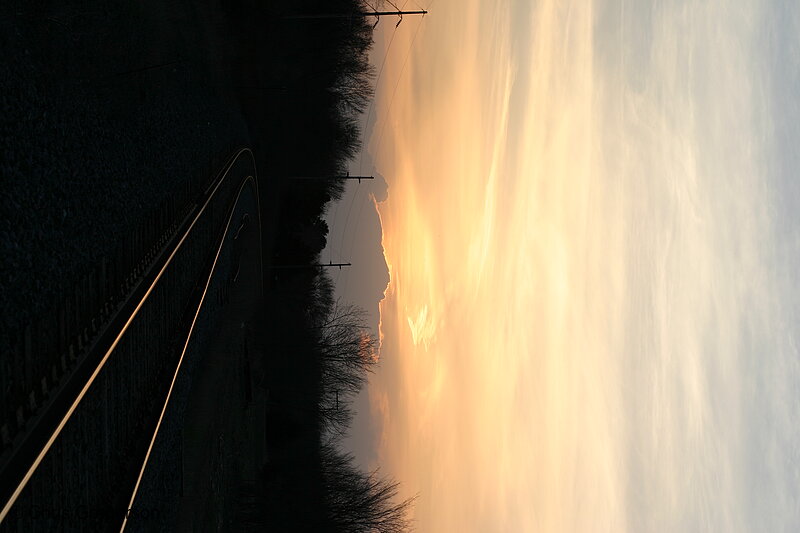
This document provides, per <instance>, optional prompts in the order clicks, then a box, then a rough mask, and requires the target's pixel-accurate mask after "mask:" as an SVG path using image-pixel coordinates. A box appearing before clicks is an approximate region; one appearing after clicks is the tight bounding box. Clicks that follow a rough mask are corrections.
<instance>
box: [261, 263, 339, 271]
mask: <svg viewBox="0 0 800 533" xmlns="http://www.w3.org/2000/svg"><path fill="white" fill-rule="evenodd" d="M349 266H353V265H351V264H350V263H330V262H328V263H312V264H310V265H269V266H268V267H267V268H288V269H303V268H330V267H339V270H341V269H342V267H349Z"/></svg>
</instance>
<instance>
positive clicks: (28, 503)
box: [0, 148, 263, 531]
mask: <svg viewBox="0 0 800 533" xmlns="http://www.w3.org/2000/svg"><path fill="white" fill-rule="evenodd" d="M243 205H246V206H247V207H246V208H245V207H242V206H243ZM243 210H244V214H243V215H242V214H241V212H242V211H243ZM253 211H255V212H253ZM259 211H260V210H259V206H258V184H257V176H256V169H255V162H254V158H253V154H252V152H251V151H250V150H249V149H247V148H243V149H240V150H238V151H237V152H236V153H235V154H233V155H232V156H231V158H230V159H229V161H228V162H227V164H226V165H225V166H224V167H223V169H222V170H221V171H220V172H219V174H218V175H217V176H216V178H215V179H214V180H213V181H212V182H211V184H210V185H209V186H208V187H207V188H206V189H205V190H204V191H203V192H202V193H201V194H200V195H199V197H198V199H197V201H196V202H194V204H193V205H191V206H190V207H189V208H188V209H187V210H186V214H185V216H183V218H182V220H181V221H180V222H179V223H178V224H177V225H174V227H170V228H169V230H168V233H167V234H165V235H164V236H163V237H162V238H160V239H159V240H158V241H157V244H159V245H160V248H159V249H157V250H150V251H148V252H147V254H146V255H145V257H144V258H143V259H142V261H140V262H139V263H138V264H137V266H136V267H135V269H134V271H133V272H131V273H130V275H129V277H128V283H127V284H126V286H129V287H130V290H129V292H128V294H127V296H126V297H124V298H122V299H121V300H120V301H119V302H118V303H117V304H116V306H115V307H114V308H110V306H109V305H108V304H104V305H103V308H102V309H100V310H98V316H101V317H105V318H104V320H102V323H100V324H93V327H92V330H93V334H92V335H91V336H89V335H86V336H85V338H84V340H83V342H82V343H80V344H81V345H82V346H81V350H80V353H77V354H76V353H69V354H66V356H64V357H62V361H65V360H66V357H69V359H70V360H73V361H74V364H73V365H72V368H71V369H70V371H69V372H65V373H64V375H63V376H61V377H60V379H59V380H58V382H57V383H55V384H54V386H53V387H52V389H51V390H48V391H47V393H46V395H44V397H43V399H42V400H41V401H40V403H41V405H37V406H36V407H37V408H36V409H35V411H34V410H32V411H33V414H32V416H30V417H28V419H27V420H25V421H24V423H20V424H18V426H19V427H18V430H17V432H16V434H15V435H14V437H13V439H9V440H11V443H10V445H9V446H7V447H6V449H5V450H4V451H3V454H2V456H0V505H2V509H0V528H1V529H3V530H12V531H13V530H19V531H35V530H40V529H41V530H48V529H52V528H54V527H59V528H70V529H78V530H81V529H82V530H87V531H94V530H97V529H104V530H105V529H120V528H121V529H124V528H125V526H126V524H127V518H128V511H129V510H130V509H131V507H132V506H133V503H134V500H135V498H136V495H137V490H138V488H139V484H140V481H141V479H142V474H143V472H144V471H145V468H146V466H147V463H148V459H149V457H150V452H151V450H152V449H153V443H154V442H155V440H156V436H157V435H158V432H159V429H160V427H161V424H162V420H163V417H164V413H165V411H166V409H167V406H168V404H169V401H170V398H171V396H172V393H173V387H174V385H175V382H176V379H177V377H178V376H179V374H180V372H181V370H182V368H183V367H184V366H185V359H186V357H187V347H188V346H189V344H190V340H191V339H192V338H193V335H195V334H196V325H197V320H198V316H199V315H200V311H201V309H203V308H204V306H205V307H208V306H209V305H214V304H215V303H216V304H217V305H221V301H219V300H220V299H214V298H208V296H209V287H210V285H211V282H212V279H213V278H214V276H215V275H217V276H219V275H226V274H227V278H228V279H227V280H226V283H233V282H235V279H236V276H237V274H238V269H239V265H238V258H235V257H233V258H227V260H223V259H225V258H223V254H224V253H228V254H235V253H236V249H237V246H233V245H228V246H226V241H228V240H238V239H240V238H241V235H242V232H245V231H250V229H251V228H254V229H257V230H258V232H259V235H258V240H257V243H258V244H257V246H259V248H260V243H261V238H260V212H259ZM235 214H239V215H240V218H239V220H235V219H234V215H235ZM226 250H227V252H226ZM259 255H260V254H259ZM220 265H225V267H224V269H225V270H227V272H223V273H220V270H221V269H220ZM262 278H263V276H262ZM98 322H100V320H98ZM73 352H74V351H73ZM54 373H55V372H54ZM32 397H33V396H32Z"/></svg>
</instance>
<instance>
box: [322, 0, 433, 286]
mask: <svg viewBox="0 0 800 533" xmlns="http://www.w3.org/2000/svg"><path fill="white" fill-rule="evenodd" d="M408 1H409V0H406V1H405V3H403V7H405V5H406V4H407V3H408ZM434 2H436V0H433V1H432V2H431V3H430V4H429V5H428V8H429V9H430V6H432V5H433V4H434ZM424 22H425V17H424V16H423V17H422V18H421V19H420V21H419V23H418V24H417V29H416V30H415V31H414V36H413V37H412V38H411V44H410V45H409V47H408V51H407V52H406V57H405V59H404V60H403V66H402V67H401V68H400V74H399V75H398V77H397V82H396V83H395V86H394V90H393V91H392V97H391V99H390V100H389V107H388V108H387V110H386V118H385V119H384V121H383V126H382V127H381V133H380V135H379V137H378V144H377V145H376V146H375V152H376V153H377V152H378V150H379V148H380V146H381V143H382V142H383V134H384V132H385V130H386V124H387V122H388V121H389V115H390V114H391V111H392V105H393V104H394V99H395V97H396V95H397V89H398V87H399V86H400V81H401V80H402V79H403V74H404V73H405V69H406V65H407V64H408V60H409V58H410V57H411V52H412V51H413V50H414V42H415V41H416V40H417V35H419V30H420V29H421V28H422V24H423V23H424ZM396 29H397V28H395V30H396ZM393 39H394V33H393V34H392V40H393ZM387 55H388V49H387ZM385 57H386V56H385ZM385 57H384V63H385V61H386V60H385ZM382 68H383V67H381V69H382ZM362 150H363V148H362ZM362 156H363V152H362ZM352 200H353V201H354V200H355V195H353V199H352ZM365 201H366V200H364V201H362V203H361V207H360V208H359V211H358V217H357V218H356V227H357V226H358V223H359V222H360V219H361V213H362V212H363V210H364V203H365ZM352 206H353V202H352V201H351V203H350V210H352ZM349 217H350V213H349V210H348V216H347V218H348V219H349ZM346 229H347V221H345V228H344V230H343V231H342V241H341V244H340V251H341V252H344V251H345V250H344V238H345V235H346V233H345V231H346ZM354 241H355V234H354V235H352V236H351V239H350V253H351V254H352V251H353V246H354ZM349 281H350V277H349V276H345V280H344V287H343V288H342V291H341V292H342V294H346V292H347V287H348V282H349ZM337 283H338V277H337Z"/></svg>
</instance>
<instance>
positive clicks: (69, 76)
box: [0, 1, 249, 343]
mask: <svg viewBox="0 0 800 533" xmlns="http://www.w3.org/2000/svg"><path fill="white" fill-rule="evenodd" d="M209 8H210V6H203V5H202V4H200V3H195V2H183V3H180V2H173V3H169V4H167V3H163V2H157V1H144V2H129V3H127V4H125V5H123V6H116V7H115V8H114V11H111V10H110V9H109V8H107V7H106V3H105V2H83V3H81V5H80V7H78V6H77V5H70V4H69V3H68V2H64V3H58V2H54V3H53V5H52V6H47V5H36V3H35V2H30V3H22V2H19V3H18V4H17V6H13V7H8V6H6V7H4V8H3V10H2V12H0V54H1V55H2V57H3V59H2V61H0V102H2V110H3V111H2V118H0V180H1V181H0V183H1V185H0V256H2V263H0V337H5V336H6V335H8V334H9V332H10V331H13V330H15V329H17V328H19V327H21V325H23V324H25V323H26V322H28V321H29V320H30V319H31V318H32V317H35V316H37V315H38V314H41V313H43V312H44V311H45V310H46V309H47V307H48V305H51V303H52V302H53V301H54V300H55V299H56V298H57V297H58V296H59V294H60V292H61V291H63V290H64V288H65V287H69V286H70V285H72V283H74V281H75V280H76V279H77V278H78V277H79V276H80V275H81V273H83V272H86V271H88V270H89V269H90V268H91V267H92V266H93V265H94V264H95V263H96V262H97V260H98V258H99V257H100V256H101V255H102V254H103V253H107V252H108V251H109V250H110V249H111V248H112V247H113V245H114V243H115V242H116V241H117V240H118V239H119V238H120V236H122V235H124V234H126V232H127V231H129V229H130V228H132V227H134V226H135V225H136V224H137V223H139V222H140V221H141V220H142V219H143V218H144V217H146V216H147V214H148V210H149V209H151V208H153V207H155V206H157V205H158V204H159V203H160V202H161V201H162V200H163V199H164V198H166V197H167V196H168V195H169V194H170V192H171V191H174V190H175V189H176V188H179V187H186V186H187V184H188V183H190V182H192V181H194V182H198V181H204V180H206V179H207V177H208V176H209V175H210V174H211V173H212V172H213V169H215V168H216V167H218V166H220V165H221V164H222V163H223V162H224V160H225V158H226V157H227V156H228V155H229V154H230V152H231V151H232V150H233V149H234V148H235V147H237V146H241V145H247V144H249V134H248V130H247V125H246V123H245V121H244V120H243V118H242V116H241V112H240V110H239V106H238V105H236V103H235V101H234V99H233V96H232V91H231V88H230V83H229V80H228V79H227V74H226V72H225V71H224V69H223V68H222V66H221V64H220V60H221V58H220V57H218V56H217V55H216V54H215V53H213V51H214V46H213V45H212V43H213V42H214V40H215V39H217V37H216V36H215V34H214V32H215V31H216V28H214V27H213V24H211V23H210V22H209V21H208V17H205V16H204V10H205V9H209ZM1 342H3V339H1V338H0V343H1Z"/></svg>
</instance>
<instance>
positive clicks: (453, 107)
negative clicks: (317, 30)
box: [370, 0, 800, 531]
mask: <svg viewBox="0 0 800 533" xmlns="http://www.w3.org/2000/svg"><path fill="white" fill-rule="evenodd" d="M525 4H526V5H525V6H521V3H520V5H515V4H513V3H512V2H510V1H508V2H503V1H498V2H479V1H478V0H472V1H467V2H449V3H448V2H447V1H446V0H439V1H438V2H437V5H436V8H437V9H436V10H435V11H433V12H432V13H431V16H430V17H429V18H428V19H427V20H426V22H424V24H425V26H423V29H422V30H421V32H420V36H419V37H418V41H417V43H416V44H415V49H414V52H413V53H412V56H411V60H410V61H409V63H408V66H407V69H406V71H405V72H404V75H403V77H402V78H400V81H399V82H398V77H399V76H400V68H401V65H402V64H403V60H402V55H403V54H404V53H405V50H407V48H405V47H404V46H403V44H400V45H398V44H397V42H401V43H402V42H403V40H404V39H405V42H404V44H405V46H408V45H409V44H410V35H412V34H411V32H408V35H407V36H402V37H401V36H398V37H397V38H396V40H397V42H396V43H395V45H393V47H396V48H397V49H398V50H400V51H402V52H398V57H397V58H390V59H389V61H388V62H387V69H386V73H385V74H384V83H385V84H386V86H385V87H383V88H379V101H378V105H377V108H376V109H377V110H378V116H379V117H382V118H379V121H378V127H377V128H376V130H378V131H380V129H381V123H380V121H381V120H385V121H386V124H388V126H387V127H386V130H385V131H386V133H385V136H384V137H383V138H382V140H381V144H380V146H377V145H376V143H377V139H375V138H373V144H372V146H371V149H372V150H373V151H376V152H377V154H376V157H377V162H378V167H379V169H380V170H381V171H382V172H383V173H384V174H385V175H386V176H387V180H388V182H389V185H390V188H391V194H390V196H389V199H388V200H387V201H386V202H385V203H383V204H380V205H379V209H380V214H381V221H382V224H383V228H384V237H383V239H384V243H383V244H384V247H385V250H386V255H387V262H388V263H389V264H390V265H391V267H390V269H391V282H390V287H389V289H388V290H387V295H386V299H385V300H384V301H383V303H382V304H381V320H382V324H381V329H382V337H383V344H382V352H383V353H382V368H381V370H380V372H379V373H378V374H377V375H376V376H375V379H373V380H372V381H371V383H370V394H371V395H372V397H373V399H374V400H375V401H374V406H375V411H374V413H375V416H376V417H385V418H382V419H381V422H379V424H380V427H381V428H382V435H383V437H384V438H383V439H382V440H381V442H382V444H381V449H380V450H379V456H380V459H381V461H383V462H384V464H385V468H386V469H387V470H388V471H389V472H390V473H392V474H394V475H396V476H397V477H398V478H399V479H400V480H401V481H403V482H404V487H405V490H406V491H408V493H409V494H413V493H416V492H419V493H420V499H419V500H418V503H417V510H416V514H417V520H418V523H419V527H420V529H421V530H433V531H442V530H472V531H490V530H491V531H493V530H517V531H523V530H525V531H529V530H537V531H538V530H545V531H570V530H573V531H598V530H606V531H624V530H630V531H643V530H644V531H653V530H663V531H674V530H690V531H691V530H724V531H736V530H753V529H755V530H781V529H793V527H792V526H794V527H796V526H798V525H800V516H798V514H799V513H800V505H799V504H798V500H797V496H796V495H797V494H798V489H800V482H799V481H798V480H800V468H798V465H800V456H798V450H800V435H798V433H797V430H795V429H794V428H796V427H800V424H799V423H800V420H798V408H797V407H796V406H797V405H800V404H799V403H798V400H800V398H798V392H797V391H798V386H800V374H798V352H797V347H796V338H797V332H796V328H797V322H796V320H794V317H796V310H797V298H796V297H797V291H796V289H795V288H794V287H793V280H792V278H791V275H790V274H789V272H791V268H790V266H788V265H791V264H795V265H797V262H796V260H797V256H798V254H797V248H798V247H797V245H796V243H797V242H800V240H798V231H797V229H798V221H797V220H796V219H794V218H791V217H790V218H787V215H786V213H787V212H788V211H787V210H785V209H783V208H782V207H781V206H784V205H785V202H786V200H785V199H784V198H782V197H781V195H782V193H783V192H784V191H786V190H791V185H790V184H789V183H788V181H787V178H786V175H785V168H786V167H785V165H781V161H783V159H782V158H783V157H784V153H783V151H782V150H781V148H780V147H781V146H784V145H785V144H786V140H787V135H790V134H797V136H798V140H800V132H798V131H796V130H791V131H790V133H788V134H787V133H786V132H785V131H783V130H778V129H776V124H781V113H788V114H789V115H790V116H794V117H797V116H798V114H800V112H798V111H797V107H798V106H797V105H796V104H795V103H794V102H792V101H788V100H787V99H786V98H787V96H786V94H788V91H787V90H786V82H785V78H783V77H785V76H794V79H795V80H798V79H800V76H798V75H797V73H798V69H800V65H799V64H798V61H800V60H798V57H797V56H792V57H790V58H789V59H784V62H783V63H780V62H776V61H775V60H774V58H773V56H774V55H775V54H776V53H777V52H776V48H775V47H776V44H775V43H783V46H785V45H786V43H785V42H784V41H785V39H788V40H789V42H790V43H792V44H793V45H794V46H795V47H796V49H797V45H798V39H797V37H791V36H790V37H785V39H783V40H782V39H777V38H775V37H774V35H773V33H772V32H775V31H789V30H787V28H791V27H792V25H791V24H792V23H791V22H788V23H787V22H786V20H787V19H788V20H789V21H792V20H794V21H797V20H800V19H798V18H797V13H798V9H797V8H786V7H784V8H783V9H785V10H786V13H783V14H781V15H780V21H781V24H778V11H777V9H775V8H776V6H773V5H771V4H768V3H761V4H757V3H746V4H741V3H737V4H735V5H733V4H731V3H729V2H722V1H719V2H704V3H694V2H683V1H677V0H676V1H673V2H659V3H656V4H652V5H650V4H648V5H644V4H647V3H643V2H636V3H633V2H625V3H623V2H620V1H611V0H609V1H607V2H601V1H595V2H593V3H592V2H585V1H577V0H576V1H574V2H569V1H562V2H557V1H542V2H537V3H535V5H534V6H533V7H529V6H528V4H527V2H525ZM631 4H634V5H631ZM523 7H525V9H523ZM522 16H524V18H522ZM794 35H796V34H794ZM786 61H789V63H786ZM782 76H783V77H782ZM395 83H399V85H398V90H397V92H396V93H394V92H393V91H392V90H391V89H393V87H394V85H395ZM779 89H780V90H779ZM392 94H396V96H395V99H394V100H393V101H391V102H390V101H389V100H388V99H389V97H390V96H391V95H392ZM781 169H784V170H783V171H782V170H781ZM787 243H788V244H787ZM386 413H390V415H388V416H387V415H386ZM376 424H378V423H377V422H376Z"/></svg>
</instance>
